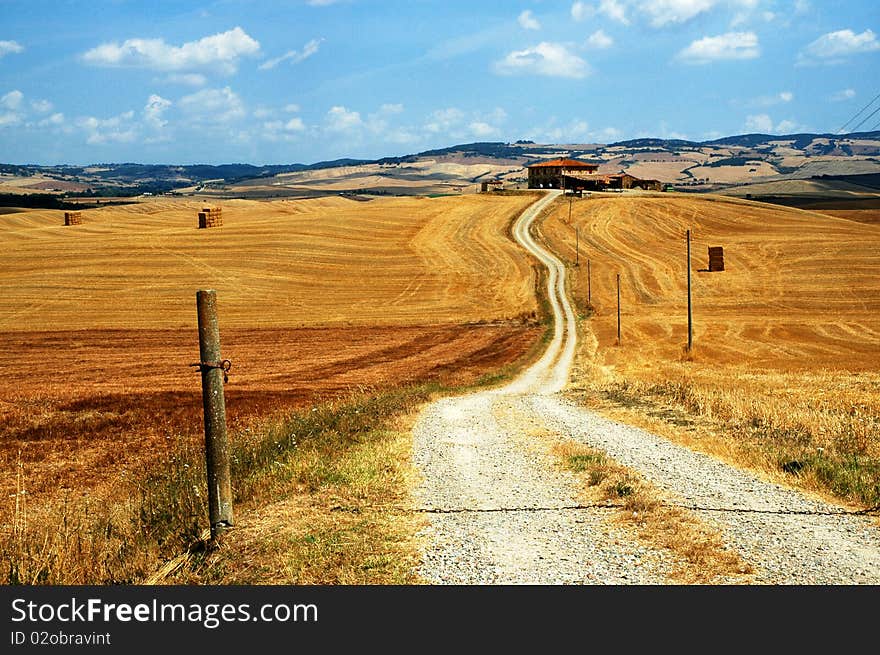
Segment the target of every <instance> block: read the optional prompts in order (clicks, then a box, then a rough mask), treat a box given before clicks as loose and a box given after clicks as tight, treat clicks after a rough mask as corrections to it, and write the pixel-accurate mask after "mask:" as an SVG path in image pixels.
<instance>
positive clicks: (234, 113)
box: [178, 86, 247, 123]
mask: <svg viewBox="0 0 880 655" xmlns="http://www.w3.org/2000/svg"><path fill="white" fill-rule="evenodd" d="M178 105H179V106H180V108H181V109H182V110H183V111H184V112H186V114H188V115H189V116H190V118H192V119H193V120H195V121H196V122H198V123H230V122H232V121H235V120H238V119H241V118H244V117H245V116H246V114H247V112H246V111H245V108H244V102H242V100H241V98H240V97H239V96H238V94H237V93H235V92H234V91H233V90H232V89H231V88H229V87H228V86H227V87H224V88H222V89H203V90H202V91H197V92H196V93H193V94H190V95H188V96H184V97H183V98H181V99H180V101H179V102H178Z"/></svg>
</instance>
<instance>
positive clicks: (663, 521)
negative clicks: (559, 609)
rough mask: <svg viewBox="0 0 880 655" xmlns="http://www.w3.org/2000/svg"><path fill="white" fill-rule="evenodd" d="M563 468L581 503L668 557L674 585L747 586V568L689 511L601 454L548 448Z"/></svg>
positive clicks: (569, 446)
mask: <svg viewBox="0 0 880 655" xmlns="http://www.w3.org/2000/svg"><path fill="white" fill-rule="evenodd" d="M551 452H552V453H553V454H554V455H555V456H556V457H557V458H558V461H559V463H560V465H561V466H563V468H566V469H568V470H569V471H572V472H573V473H574V474H575V475H576V476H577V477H578V478H579V479H580V481H581V482H582V484H583V489H582V501H584V502H589V503H594V504H603V503H604V504H608V505H609V506H610V507H614V508H616V510H617V511H616V512H615V513H614V514H613V517H614V518H613V519H612V520H613V521H614V522H615V523H617V524H618V525H620V526H622V527H623V528H624V529H627V528H628V529H634V530H635V531H636V533H637V535H638V538H639V540H640V541H642V542H643V543H647V544H650V545H652V546H654V547H656V548H661V549H665V550H667V551H668V552H670V553H671V554H672V556H673V558H674V559H675V561H676V562H677V565H676V566H675V567H674V569H673V571H672V574H671V576H672V581H673V582H677V583H679V584H737V583H746V582H747V581H748V578H747V576H748V574H750V573H753V569H752V567H751V565H750V564H748V563H747V562H745V561H743V560H742V558H741V557H740V556H739V555H738V554H737V553H736V552H735V551H733V550H731V549H730V548H728V547H727V546H726V545H725V544H724V540H723V538H722V536H721V533H720V532H718V531H717V530H715V529H713V528H709V527H707V526H706V525H705V524H704V523H703V522H701V521H699V520H698V519H696V518H694V517H693V516H692V515H691V514H690V512H688V511H687V510H684V509H681V508H678V507H676V506H674V505H672V504H668V503H666V502H664V500H663V498H662V496H661V494H660V493H659V491H658V490H657V489H656V488H654V487H653V486H652V485H651V484H650V483H648V482H647V481H646V480H644V478H642V477H641V476H640V475H638V474H637V473H635V472H634V471H632V470H630V469H627V468H626V467H624V466H621V465H620V464H617V463H616V462H614V461H613V460H611V459H609V458H608V457H607V456H606V455H605V453H603V452H601V451H599V450H596V449H594V448H590V447H588V446H585V445H584V444H579V443H576V442H563V443H558V444H555V445H554V446H552V448H551Z"/></svg>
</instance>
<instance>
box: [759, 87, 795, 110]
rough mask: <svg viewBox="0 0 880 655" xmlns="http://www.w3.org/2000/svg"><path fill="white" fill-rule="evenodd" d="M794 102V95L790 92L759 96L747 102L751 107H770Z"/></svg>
mask: <svg viewBox="0 0 880 655" xmlns="http://www.w3.org/2000/svg"><path fill="white" fill-rule="evenodd" d="M792 100H794V94H793V93H792V92H791V91H780V92H779V93H777V94H776V95H772V96H760V97H758V98H755V99H753V100H751V101H750V102H748V103H747V104H748V105H750V106H752V107H772V106H773V105H780V104H783V103H786V102H791V101H792Z"/></svg>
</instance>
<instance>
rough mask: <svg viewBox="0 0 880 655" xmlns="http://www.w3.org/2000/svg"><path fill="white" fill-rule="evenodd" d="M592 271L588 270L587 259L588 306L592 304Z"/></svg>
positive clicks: (588, 262)
mask: <svg viewBox="0 0 880 655" xmlns="http://www.w3.org/2000/svg"><path fill="white" fill-rule="evenodd" d="M592 277H593V276H592V272H591V271H590V260H589V259H588V260H587V306H588V307H590V306H592V305H593V299H592V295H593V294H592V291H593V288H592V287H593V281H592Z"/></svg>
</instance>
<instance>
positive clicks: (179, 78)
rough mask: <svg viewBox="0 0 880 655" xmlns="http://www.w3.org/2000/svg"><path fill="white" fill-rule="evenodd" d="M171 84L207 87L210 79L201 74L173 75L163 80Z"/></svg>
mask: <svg viewBox="0 0 880 655" xmlns="http://www.w3.org/2000/svg"><path fill="white" fill-rule="evenodd" d="M163 81H164V82H166V83H169V84H183V85H185V86H205V85H206V84H207V83H208V78H207V77H205V76H204V75H202V74H201V73H172V74H171V75H168V76H167V77H166V78H164V80H163Z"/></svg>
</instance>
